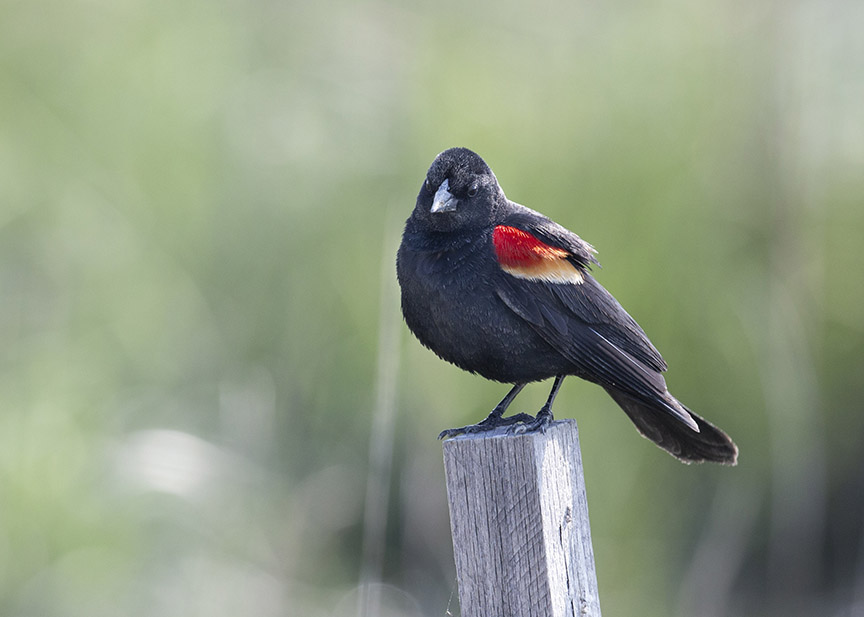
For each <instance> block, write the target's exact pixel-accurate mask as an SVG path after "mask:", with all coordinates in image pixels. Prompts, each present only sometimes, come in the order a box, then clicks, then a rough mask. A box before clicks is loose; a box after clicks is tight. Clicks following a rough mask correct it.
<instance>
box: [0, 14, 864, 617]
mask: <svg viewBox="0 0 864 617" xmlns="http://www.w3.org/2000/svg"><path fill="white" fill-rule="evenodd" d="M861 23H864V6H862V5H861V4H859V3H852V2H844V1H841V0H828V1H826V2H817V1H816V0H811V1H802V0H796V1H792V2H787V3H781V2H768V1H757V2H754V3H745V2H732V3H720V2H709V3H688V2H684V1H683V0H670V1H668V2H663V3H659V4H655V5H650V6H648V5H646V6H639V5H634V4H633V3H611V4H610V3H600V4H597V3H594V4H584V3H577V4H574V3H563V2H559V3H550V2H545V3H539V4H530V5H529V4H525V3H515V2H504V3H501V2H476V3H472V4H469V5H466V4H464V3H456V2H446V1H445V2H439V3H435V4H432V3H426V4H424V3H418V2H413V3H412V2H408V3H395V2H394V3H390V2H383V1H376V0H366V1H364V2H340V1H339V0H325V1H324V2H321V3H302V2H273V1H271V2H264V1H254V2H248V3H241V2H236V1H235V2H232V1H231V0H216V1H215V2H203V1H201V0H181V1H180V2H167V1H165V0H155V1H152V2H143V1H141V0H118V1H115V2H106V1H100V0H64V1H62V2H61V1H58V0H36V1H34V2H22V1H20V0H7V1H6V2H4V3H2V4H0V83H2V87H0V307H2V308H0V337H2V338H0V340H2V347H0V406H2V411H0V504H2V505H0V614H2V615H10V616H21V617H23V616H29V615H40V616H50V615H57V616H61V615H62V616H69V617H75V616H82V617H83V616H86V617H98V616H100V615H105V616H112V617H113V616H115V615H129V616H136V615H141V616H144V615H154V616H155V615H158V616H159V617H170V616H173V615H178V616H180V615H182V616H184V617H188V616H190V615H206V616H209V617H212V616H219V615H225V616H234V615H240V614H247V615H256V616H260V617H266V616H268V615H274V616H275V615H298V616H304V617H315V616H323V615H337V616H342V615H354V614H356V607H357V603H358V592H359V589H361V588H358V585H359V583H360V581H361V578H362V580H364V581H366V582H369V581H375V580H377V579H378V577H379V574H380V576H381V580H382V581H383V583H382V584H381V585H375V586H373V589H374V590H376V593H377V594H378V598H379V601H380V603H381V608H380V609H379V614H380V615H387V616H390V615H406V616H417V615H429V616H435V615H444V614H445V611H446V610H447V609H448V607H449V610H450V611H451V612H452V613H453V614H458V602H457V599H456V597H457V596H456V595H455V570H454V566H453V563H452V552H451V546H450V536H449V528H448V518H447V510H446V498H445V493H444V483H443V477H442V465H441V452H440V444H439V443H438V442H437V441H436V440H435V436H436V435H437V433H438V431H439V430H441V429H443V428H446V427H449V426H454V425H458V424H464V423H466V422H469V421H476V420H478V419H479V418H481V417H482V416H483V414H485V413H486V412H487V411H488V410H489V409H490V408H491V406H492V405H493V404H494V403H495V402H497V400H498V399H499V398H500V396H502V395H503V393H504V392H505V390H506V386H502V385H500V384H491V383H486V382H484V381H483V380H482V379H480V378H478V377H473V376H471V375H467V374H464V373H462V372H461V371H459V370H457V369H455V368H454V367H451V366H448V365H446V364H445V363H443V362H441V361H439V360H438V359H437V358H435V357H434V356H433V355H432V354H431V353H430V352H428V351H427V350H425V349H422V348H421V347H420V345H419V344H418V343H416V341H414V340H413V339H411V338H410V336H408V335H407V331H406V330H405V329H404V326H402V325H401V319H400V318H399V317H398V312H396V306H397V303H398V300H397V296H396V292H395V282H394V280H393V279H394V277H395V274H394V265H393V262H394V254H395V249H396V244H397V243H398V230H399V227H400V225H401V221H403V220H404V218H405V217H407V215H408V213H409V211H410V209H411V208H412V207H413V203H414V198H415V195H416V191H417V189H418V187H419V186H420V183H421V182H422V179H423V177H424V173H425V170H426V168H427V167H428V165H429V163H430V162H431V160H432V159H433V157H434V156H435V155H436V154H437V153H438V152H439V151H441V150H443V149H445V148H446V147H449V146H454V145H464V146H468V147H470V148H472V149H474V150H476V151H477V152H479V153H480V154H481V155H482V156H484V157H485V158H486V160H487V161H488V162H489V163H490V165H491V166H492V167H493V169H494V170H495V172H496V174H497V175H498V178H499V179H500V180H501V183H502V186H503V187H504V189H505V190H506V191H507V194H508V196H509V197H510V198H511V199H514V200H516V201H519V202H522V203H526V204H527V205H529V206H531V207H534V208H535V209H538V210H541V211H543V212H544V213H546V214H548V215H550V216H552V217H553V218H555V219H556V220H557V221H559V222H560V223H562V224H564V225H565V226H567V227H569V228H571V229H573V230H574V231H576V232H577V233H579V234H580V235H581V236H582V237H584V238H585V239H586V240H588V241H589V242H591V243H592V244H594V245H595V246H596V247H597V248H598V249H599V251H600V253H599V258H600V260H601V262H602V263H603V266H604V268H603V269H602V270H599V271H598V272H597V276H598V277H599V279H600V280H601V282H602V283H603V284H604V285H606V286H607V287H608V288H609V289H610V290H611V291H612V292H613V293H614V294H615V295H616V296H617V297H618V298H619V300H620V301H621V302H622V303H623V304H624V305H625V306H626V307H627V308H628V310H629V311H630V312H631V313H632V314H633V315H634V316H635V317H636V318H637V319H638V320H639V321H640V323H641V324H642V325H643V327H644V328H645V329H646V331H647V332H648V334H649V335H650V336H651V338H652V339H653V340H654V342H655V344H656V345H657V346H658V347H659V348H660V350H661V351H662V352H663V354H664V356H665V357H666V359H667V361H668V362H669V364H670V366H671V371H670V374H669V379H668V381H669V384H670V387H671V389H672V391H673V392H674V393H675V394H676V395H677V396H678V397H679V398H681V399H682V400H683V401H685V402H686V403H687V404H688V405H690V406H692V407H693V408H694V409H695V410H697V411H698V412H699V413H701V414H703V415H705V416H706V417H707V418H710V419H711V420H712V421H714V422H716V423H717V424H719V425H720V426H722V427H723V428H725V429H727V430H728V431H729V433H730V434H731V435H732V436H733V437H734V438H735V439H736V441H737V442H738V444H739V446H740V448H741V457H740V465H739V466H738V467H737V468H735V469H726V468H718V467H709V466H701V467H689V468H688V467H684V466H682V465H680V464H679V463H677V462H676V461H674V460H673V459H672V458H671V457H669V456H667V455H665V454H664V453H662V452H661V451H660V450H658V449H656V448H655V447H654V446H653V445H651V444H650V443H649V442H647V441H645V440H642V439H640V438H639V437H638V436H637V435H636V433H635V432H634V430H633V428H632V427H631V426H630V424H629V422H628V421H627V419H626V418H625V416H624V414H622V413H620V411H619V410H618V409H617V408H616V407H615V405H614V404H613V403H612V402H611V400H609V399H608V398H607V397H606V396H605V394H604V393H603V392H602V390H600V389H599V388H596V387H593V386H590V385H589V384H584V383H580V382H578V381H577V380H575V379H574V380H568V381H567V382H566V385H565V387H564V389H563V390H562V394H561V396H560V397H559V399H558V404H557V406H556V409H557V413H558V414H559V416H565V417H576V418H578V420H579V423H580V429H581V434H582V441H583V458H584V462H585V468H586V480H587V485H588V497H589V502H590V505H591V513H592V521H593V526H592V531H593V535H594V549H595V553H596V556H597V563H598V568H599V570H598V578H599V583H600V591H601V600H602V606H603V609H604V612H605V613H607V614H609V615H641V616H651V615H657V616H661V615H663V616H666V615H682V616H684V615H700V616H703V617H705V616H708V617H710V616H715V615H716V616H720V615H751V616H761V615H766V616H771V615H784V616H785V617H789V616H794V615H843V616H845V615H850V616H852V615H861V614H864V531H862V530H864V448H862V443H864V414H862V403H861V401H862V400H864V379H862V376H864V310H862V305H864V286H862V272H864V259H862V256H861V255H862V250H861V245H862V238H864V173H862V169H864V114H862V111H861V110H862V105H861V102H862V100H864V39H862V37H861V36H860V24H861ZM382 269H383V272H384V275H382ZM546 391H547V384H543V385H541V386H532V387H530V388H528V389H527V390H526V392H525V394H523V396H522V397H520V399H519V401H518V402H517V406H518V407H520V408H521V409H524V410H526V411H535V410H536V408H539V406H540V404H541V403H542V400H543V398H544V397H545V394H546ZM376 410H377V412H376ZM382 410H383V411H382ZM373 426H375V427H376V429H375V431H374V432H373V428H372V427H373ZM370 444H371V449H372V451H371V453H370ZM391 445H392V453H391ZM370 461H371V462H372V464H371V468H370ZM391 465H392V467H391ZM370 469H371V471H372V473H368V472H369V470H370ZM367 476H368V479H367ZM367 486H368V487H369V488H368V490H369V491H370V492H369V495H371V498H370V499H369V503H368V504H366V495H367ZM364 512H366V513H367V514H365V515H364ZM364 518H365V523H364ZM363 555H365V556H366V557H365V558H364V557H363ZM364 560H365V562H366V565H365V566H364V564H363V563H362V562H363V561H364ZM361 572H365V574H361Z"/></svg>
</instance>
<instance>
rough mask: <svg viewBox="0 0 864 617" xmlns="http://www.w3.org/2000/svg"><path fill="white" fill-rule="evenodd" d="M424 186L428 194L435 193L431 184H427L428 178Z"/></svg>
mask: <svg viewBox="0 0 864 617" xmlns="http://www.w3.org/2000/svg"><path fill="white" fill-rule="evenodd" d="M425 186H426V190H427V191H429V192H430V193H434V192H435V189H434V188H432V183H431V182H429V178H426V185H425Z"/></svg>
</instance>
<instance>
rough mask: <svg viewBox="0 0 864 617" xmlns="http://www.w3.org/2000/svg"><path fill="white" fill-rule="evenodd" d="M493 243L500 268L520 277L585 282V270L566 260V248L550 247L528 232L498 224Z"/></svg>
mask: <svg viewBox="0 0 864 617" xmlns="http://www.w3.org/2000/svg"><path fill="white" fill-rule="evenodd" d="M492 245H493V246H494V247H495V257H496V258H497V259H498V263H499V264H501V268H502V269H503V270H504V271H505V272H507V273H508V274H511V275H513V276H515V277H518V278H524V279H529V280H537V281H546V282H549V283H571V284H577V285H578V284H579V283H581V282H582V273H581V272H580V270H579V269H578V268H577V267H576V266H574V265H573V264H572V263H570V262H569V261H567V257H568V256H569V255H570V253H568V252H567V251H565V250H564V249H560V248H558V247H555V246H549V245H548V244H546V243H545V242H541V241H540V240H538V239H537V238H535V237H534V236H532V235H531V234H530V233H528V232H527V231H522V230H521V229H517V228H516V227H509V226H507V225H498V226H496V227H495V229H494V230H493V231H492Z"/></svg>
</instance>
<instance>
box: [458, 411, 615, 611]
mask: <svg viewBox="0 0 864 617" xmlns="http://www.w3.org/2000/svg"><path fill="white" fill-rule="evenodd" d="M444 468H445V473H446V476H447V495H448V499H449V502H450V527H451V529H452V532H453V551H454V553H455V557H456V575H457V578H458V580H459V602H460V605H461V608H462V617H492V616H494V617H535V616H536V617H540V616H542V617H600V599H599V597H598V595H597V575H596V574H595V572H594V553H593V551H592V549H591V529H590V527H589V524H588V502H587V500H586V498H585V483H584V479H583V477H582V455H581V453H580V451H579V431H578V429H577V427H576V421H575V420H563V421H559V422H554V423H553V424H552V425H551V426H549V427H548V428H547V429H546V432H545V433H541V432H537V433H529V434H527V435H510V434H508V433H507V431H506V429H497V430H495V431H490V432H487V433H480V434H475V435H460V436H458V437H454V438H452V439H448V440H447V441H445V442H444Z"/></svg>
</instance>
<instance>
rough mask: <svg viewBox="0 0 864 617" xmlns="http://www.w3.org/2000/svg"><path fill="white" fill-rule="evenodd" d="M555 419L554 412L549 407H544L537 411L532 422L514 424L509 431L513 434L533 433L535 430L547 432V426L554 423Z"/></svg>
mask: <svg viewBox="0 0 864 617" xmlns="http://www.w3.org/2000/svg"><path fill="white" fill-rule="evenodd" d="M553 419H554V418H553V417H552V412H551V411H550V410H549V409H548V408H547V407H544V408H543V409H541V410H540V411H539V412H537V417H536V418H533V419H532V420H531V421H530V422H525V423H524V424H520V425H519V426H513V427H511V428H510V429H509V431H510V433H512V434H513V435H525V434H526V433H533V432H535V431H540V432H541V433H545V432H546V427H548V426H549V425H550V424H552V420H553Z"/></svg>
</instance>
